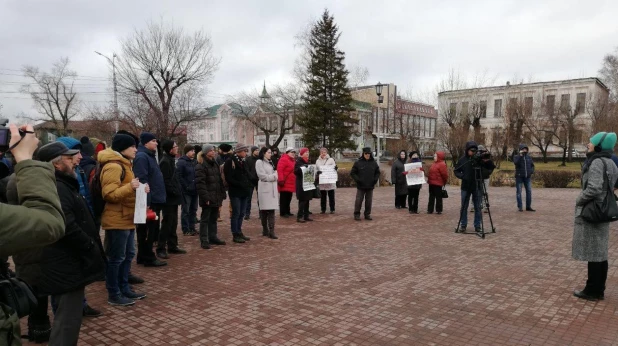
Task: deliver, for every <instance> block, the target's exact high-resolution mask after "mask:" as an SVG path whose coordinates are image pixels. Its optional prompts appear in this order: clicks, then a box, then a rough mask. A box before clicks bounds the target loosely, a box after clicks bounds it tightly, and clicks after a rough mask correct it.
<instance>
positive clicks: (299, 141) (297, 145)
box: [294, 138, 305, 148]
mask: <svg viewBox="0 0 618 346" xmlns="http://www.w3.org/2000/svg"><path fill="white" fill-rule="evenodd" d="M304 146H305V144H304V143H303V141H302V139H300V138H295V139H294V147H295V148H302V147H304Z"/></svg>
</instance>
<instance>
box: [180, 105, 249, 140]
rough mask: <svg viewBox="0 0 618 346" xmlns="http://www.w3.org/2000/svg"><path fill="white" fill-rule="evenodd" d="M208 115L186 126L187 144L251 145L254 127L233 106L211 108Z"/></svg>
mask: <svg viewBox="0 0 618 346" xmlns="http://www.w3.org/2000/svg"><path fill="white" fill-rule="evenodd" d="M207 111H208V113H207V114H206V115H205V116H204V117H203V118H202V119H199V120H196V121H193V122H191V124H189V125H188V126H187V142H188V143H195V144H213V145H219V144H222V143H227V144H231V145H235V144H236V143H239V142H240V143H244V144H247V145H253V139H254V126H253V124H251V122H250V121H248V120H247V119H246V117H245V116H244V115H243V114H241V113H240V112H238V110H237V108H235V107H233V104H229V103H225V104H219V105H216V106H212V107H210V108H208V109H207Z"/></svg>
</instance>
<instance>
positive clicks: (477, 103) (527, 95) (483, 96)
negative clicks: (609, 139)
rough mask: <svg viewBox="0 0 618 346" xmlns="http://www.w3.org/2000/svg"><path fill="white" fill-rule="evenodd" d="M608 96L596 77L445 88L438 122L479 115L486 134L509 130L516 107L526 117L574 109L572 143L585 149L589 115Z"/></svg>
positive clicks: (442, 93)
mask: <svg viewBox="0 0 618 346" xmlns="http://www.w3.org/2000/svg"><path fill="white" fill-rule="evenodd" d="M608 95H609V89H608V88H607V86H605V84H603V83H602V82H601V81H600V80H599V79H598V78H595V77H591V78H579V79H569V80H562V81H552V82H538V83H526V84H523V83H522V84H510V83H508V82H507V83H506V85H502V86H494V87H487V88H474V89H463V90H453V91H444V92H441V93H439V94H438V114H439V117H438V121H439V123H440V124H444V123H445V117H447V116H448V114H457V116H466V115H469V114H472V113H474V114H478V115H479V116H480V125H481V131H482V132H483V134H487V133H488V130H492V131H494V130H495V129H506V127H507V121H506V120H505V115H506V114H507V112H509V109H513V108H516V107H519V109H521V112H522V113H523V114H524V115H525V116H536V117H543V116H547V117H549V116H550V115H553V114H554V112H562V111H566V112H574V113H572V114H576V115H577V116H576V117H574V119H575V123H576V126H577V128H578V132H577V135H576V140H575V141H574V143H573V144H574V148H575V149H577V150H583V141H585V137H586V136H587V135H588V134H589V131H590V128H591V117H590V114H591V113H592V112H593V111H594V109H595V107H597V105H599V104H600V103H603V102H607V98H608ZM487 140H488V141H489V140H490V139H489V138H487ZM486 144H488V143H486ZM530 149H531V151H533V150H534V149H533V147H532V146H530ZM551 150H557V148H550V151H551Z"/></svg>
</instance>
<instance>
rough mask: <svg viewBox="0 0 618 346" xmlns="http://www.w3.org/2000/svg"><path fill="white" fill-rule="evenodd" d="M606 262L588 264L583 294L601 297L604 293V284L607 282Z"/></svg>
mask: <svg viewBox="0 0 618 346" xmlns="http://www.w3.org/2000/svg"><path fill="white" fill-rule="evenodd" d="M607 268H608V264H607V261H603V262H588V280H587V281H586V288H585V289H584V292H585V293H586V294H590V295H593V296H594V295H601V294H604V293H605V282H606V281H607Z"/></svg>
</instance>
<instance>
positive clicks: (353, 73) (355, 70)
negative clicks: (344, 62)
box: [348, 65, 369, 88]
mask: <svg viewBox="0 0 618 346" xmlns="http://www.w3.org/2000/svg"><path fill="white" fill-rule="evenodd" d="M349 72H350V74H349V75H348V87H350V88H355V87H359V86H361V85H365V83H366V82H367V79H368V78H369V69H368V68H367V67H365V66H361V65H352V66H350V68H349Z"/></svg>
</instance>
